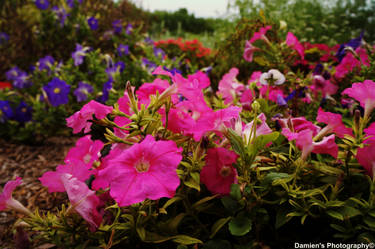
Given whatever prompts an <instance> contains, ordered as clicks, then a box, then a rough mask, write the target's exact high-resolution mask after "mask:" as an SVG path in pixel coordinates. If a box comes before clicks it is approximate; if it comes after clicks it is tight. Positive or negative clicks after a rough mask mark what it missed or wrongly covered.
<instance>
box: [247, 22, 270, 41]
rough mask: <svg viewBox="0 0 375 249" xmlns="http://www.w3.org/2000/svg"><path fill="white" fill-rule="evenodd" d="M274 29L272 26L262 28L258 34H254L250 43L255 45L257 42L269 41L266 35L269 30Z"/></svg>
mask: <svg viewBox="0 0 375 249" xmlns="http://www.w3.org/2000/svg"><path fill="white" fill-rule="evenodd" d="M271 28H272V26H270V25H268V26H266V27H261V28H260V29H259V31H258V32H255V33H254V34H253V36H252V37H251V39H250V40H249V42H250V43H254V42H255V41H257V40H264V41H268V39H267V37H266V33H267V31H268V30H270V29H271Z"/></svg>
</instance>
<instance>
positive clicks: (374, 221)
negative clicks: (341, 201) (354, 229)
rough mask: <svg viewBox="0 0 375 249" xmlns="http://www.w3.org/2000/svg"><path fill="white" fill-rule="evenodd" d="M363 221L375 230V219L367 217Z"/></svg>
mask: <svg viewBox="0 0 375 249" xmlns="http://www.w3.org/2000/svg"><path fill="white" fill-rule="evenodd" d="M363 221H364V222H365V223H366V224H367V225H368V226H369V227H371V228H375V218H372V217H369V216H367V217H365V218H364V219H363Z"/></svg>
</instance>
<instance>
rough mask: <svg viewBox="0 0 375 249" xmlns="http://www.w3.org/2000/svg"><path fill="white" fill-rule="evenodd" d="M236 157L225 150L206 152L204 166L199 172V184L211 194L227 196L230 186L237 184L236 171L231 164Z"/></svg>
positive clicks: (216, 149) (231, 152)
mask: <svg viewBox="0 0 375 249" xmlns="http://www.w3.org/2000/svg"><path fill="white" fill-rule="evenodd" d="M237 157H238V155H237V154H236V153H234V152H233V151H230V150H227V149H225V148H211V149H208V150H207V156H206V165H205V166H204V167H203V168H202V170H201V182H202V183H203V184H204V185H206V187H207V189H208V190H209V191H210V192H212V193H213V194H221V195H228V194H229V193H230V186H231V185H232V184H233V183H236V182H237V171H236V169H235V168H234V167H233V165H232V164H233V163H235V162H236V161H237Z"/></svg>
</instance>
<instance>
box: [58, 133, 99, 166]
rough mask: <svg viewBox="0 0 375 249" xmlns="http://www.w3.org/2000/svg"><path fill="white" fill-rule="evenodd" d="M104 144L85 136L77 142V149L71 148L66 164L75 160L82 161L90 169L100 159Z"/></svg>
mask: <svg viewBox="0 0 375 249" xmlns="http://www.w3.org/2000/svg"><path fill="white" fill-rule="evenodd" d="M103 146H104V143H103V142H102V141H100V140H95V141H93V140H91V136H89V135H87V136H84V137H82V138H80V139H78V141H77V142H76V145H75V147H73V148H71V149H70V150H69V152H68V154H67V155H66V157H65V163H67V164H68V163H70V162H71V161H73V160H79V161H82V162H83V163H84V164H86V165H87V166H88V167H91V166H92V164H93V163H94V162H95V161H97V160H98V159H99V157H100V151H101V149H102V148H103Z"/></svg>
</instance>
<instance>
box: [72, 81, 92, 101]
mask: <svg viewBox="0 0 375 249" xmlns="http://www.w3.org/2000/svg"><path fill="white" fill-rule="evenodd" d="M93 91H94V88H93V87H92V86H91V85H89V84H87V83H84V82H82V81H81V82H79V83H78V88H77V89H76V90H74V95H75V96H76V97H77V101H78V102H82V101H86V100H87V98H88V95H89V94H90V93H92V92H93Z"/></svg>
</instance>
